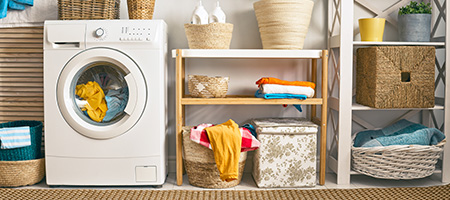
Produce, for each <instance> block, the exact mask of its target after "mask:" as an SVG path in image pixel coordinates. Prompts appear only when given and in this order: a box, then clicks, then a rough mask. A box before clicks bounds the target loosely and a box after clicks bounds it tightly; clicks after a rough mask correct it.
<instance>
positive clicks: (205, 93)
mask: <svg viewBox="0 0 450 200" xmlns="http://www.w3.org/2000/svg"><path fill="white" fill-rule="evenodd" d="M228 80H229V77H220V76H216V77H209V76H202V75H189V76H188V89H189V93H190V94H191V96H192V97H200V98H211V97H216V98H221V97H225V96H226V95H227V91H228Z"/></svg>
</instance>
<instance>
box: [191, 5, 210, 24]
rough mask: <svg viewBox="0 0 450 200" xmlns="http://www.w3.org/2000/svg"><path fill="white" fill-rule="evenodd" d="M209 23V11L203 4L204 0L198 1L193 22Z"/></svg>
mask: <svg viewBox="0 0 450 200" xmlns="http://www.w3.org/2000/svg"><path fill="white" fill-rule="evenodd" d="M207 23H208V12H206V10H205V8H204V7H203V5H202V1H201V0H200V1H198V5H197V7H196V8H195V10H194V13H193V14H192V18H191V24H207Z"/></svg>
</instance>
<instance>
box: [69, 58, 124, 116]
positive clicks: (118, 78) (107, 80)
mask: <svg viewBox="0 0 450 200" xmlns="http://www.w3.org/2000/svg"><path fill="white" fill-rule="evenodd" d="M124 74H125V73H124V72H122V71H121V70H120V69H117V68H115V67H111V66H109V65H107V64H106V65H105V64H98V65H95V66H94V67H90V68H89V69H87V70H85V71H84V72H82V74H81V75H80V77H79V79H78V81H77V85H76V89H75V94H76V99H75V103H76V104H77V105H78V107H79V108H80V109H81V111H82V112H83V113H84V115H86V116H87V117H88V118H90V119H91V120H93V121H95V122H112V121H115V120H120V119H121V118H122V117H123V116H124V109H125V107H126V105H127V102H128V95H129V93H128V86H127V84H126V81H125V80H124V78H123V77H124Z"/></svg>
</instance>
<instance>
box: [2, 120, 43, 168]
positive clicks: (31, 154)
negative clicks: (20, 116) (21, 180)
mask: <svg viewBox="0 0 450 200" xmlns="http://www.w3.org/2000/svg"><path fill="white" fill-rule="evenodd" d="M19 126H29V127H30V136H31V145H30V146H27V147H21V148H14V149H0V160H1V161H17V160H33V159H39V158H42V156H41V141H42V122H40V121H13V122H7V123H2V124H0V128H7V127H8V128H12V127H19Z"/></svg>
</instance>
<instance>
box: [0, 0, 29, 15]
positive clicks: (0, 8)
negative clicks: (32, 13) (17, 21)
mask: <svg viewBox="0 0 450 200" xmlns="http://www.w3.org/2000/svg"><path fill="white" fill-rule="evenodd" d="M25 6H33V0H0V19H1V18H5V17H6V12H7V10H8V9H12V10H25V8H26V7H25Z"/></svg>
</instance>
